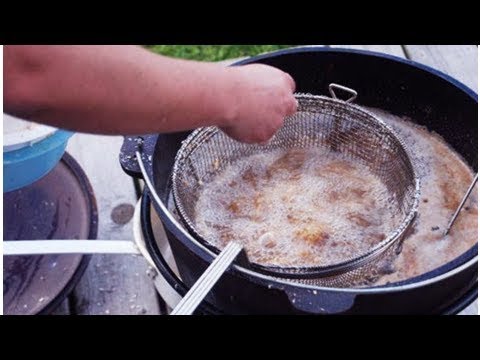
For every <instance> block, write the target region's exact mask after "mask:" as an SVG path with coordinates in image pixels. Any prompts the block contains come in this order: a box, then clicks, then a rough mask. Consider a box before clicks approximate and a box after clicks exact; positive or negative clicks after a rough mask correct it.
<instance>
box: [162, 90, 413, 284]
mask: <svg viewBox="0 0 480 360" xmlns="http://www.w3.org/2000/svg"><path fill="white" fill-rule="evenodd" d="M337 89H341V90H343V91H346V92H349V93H350V94H351V97H350V98H349V99H348V100H346V101H344V100H340V99H338V98H337V96H336V94H335V90H337ZM329 90H330V93H331V95H332V98H330V97H325V96H317V95H309V94H296V95H295V96H296V98H297V100H298V104H299V106H298V110H297V112H296V113H295V114H294V115H292V116H289V117H288V118H287V119H286V120H285V124H284V126H283V127H282V128H281V129H280V130H279V131H278V132H277V134H276V135H275V136H274V138H273V139H272V140H271V141H270V142H269V143H268V144H267V145H250V144H243V143H240V142H237V141H235V140H232V139H231V138H229V137H228V136H227V135H225V134H224V133H223V132H222V131H220V130H219V129H218V128H216V127H207V128H201V129H198V130H196V131H194V132H193V133H192V134H191V135H190V136H189V137H188V138H187V139H186V140H185V141H184V143H183V144H182V146H181V148H180V150H179V152H178V154H177V156H176V159H175V164H174V168H173V173H172V188H173V197H174V201H175V206H176V209H177V210H178V213H179V215H180V217H181V219H182V221H183V223H184V224H185V226H186V227H187V228H188V230H189V231H190V232H191V233H192V234H193V235H194V236H195V237H196V238H198V240H199V241H200V242H202V243H203V244H204V245H205V246H207V247H209V248H210V249H212V250H213V251H215V252H216V253H219V252H220V250H219V249H217V248H216V247H214V246H213V245H212V244H211V243H209V241H208V239H205V238H204V237H203V236H202V234H200V233H199V232H198V230H197V229H196V227H195V223H194V220H193V219H194V215H195V204H196V202H197V199H198V195H199V188H200V187H199V184H201V183H202V182H203V183H206V182H208V181H210V180H211V179H212V178H214V176H215V175H216V174H218V173H219V172H221V171H222V170H223V169H224V168H225V167H226V166H227V165H229V164H232V163H234V162H235V161H237V160H239V159H241V158H243V157H247V156H250V155H253V154H256V153H260V152H264V151H271V150H275V149H288V148H311V147H321V148H323V149H325V150H326V151H334V152H337V153H341V154H342V156H344V157H345V158H348V159H351V160H354V161H357V162H360V163H362V164H364V165H366V166H367V167H368V169H369V170H370V171H371V172H372V173H373V174H375V175H376V176H377V177H378V178H379V179H380V180H381V181H382V182H383V184H384V185H385V187H386V188H387V189H388V192H389V196H390V198H391V202H392V204H394V206H395V208H396V211H398V212H399V214H400V218H401V222H400V224H399V225H398V227H396V228H394V229H391V232H390V233H389V234H388V235H387V237H386V238H385V239H384V240H382V241H381V242H379V243H377V244H376V245H374V246H372V247H371V248H369V249H368V251H365V252H363V253H358V254H355V256H352V257H350V258H348V259H345V260H344V261H342V262H340V263H335V264H328V265H322V264H318V266H310V267H281V266H264V265H261V264H256V263H252V264H251V268H252V269H254V270H255V271H258V272H260V273H262V274H265V275H269V276H273V277H276V278H282V279H285V280H289V281H296V282H301V283H306V284H312V285H318V286H329V287H352V286H358V285H365V284H368V283H370V282H371V281H372V280H373V279H375V278H377V277H378V275H379V269H380V267H382V266H384V264H385V262H388V261H391V260H392V259H393V258H394V257H395V255H396V254H398V252H399V251H401V244H402V241H403V239H404V237H405V235H406V233H407V230H408V228H409V227H410V226H411V224H412V222H413V220H414V218H415V215H416V211H417V206H418V200H419V192H420V191H419V180H418V178H417V176H416V174H415V171H414V167H413V164H412V162H411V159H410V157H409V156H408V153H407V150H406V147H405V145H404V144H403V142H402V141H401V140H400V139H399V138H398V136H397V135H396V134H395V133H394V131H393V130H392V129H391V128H390V127H388V126H387V125H386V124H385V123H384V122H383V121H381V120H380V119H378V118H376V117H375V116H374V115H372V114H371V113H369V112H367V111H366V110H364V109H362V108H361V107H359V106H357V105H353V104H351V102H352V101H353V100H354V99H355V97H356V95H357V94H356V92H355V91H354V90H351V89H349V88H345V87H343V86H340V85H337V84H331V85H330V88H329Z"/></svg>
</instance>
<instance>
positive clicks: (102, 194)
mask: <svg viewBox="0 0 480 360" xmlns="http://www.w3.org/2000/svg"><path fill="white" fill-rule="evenodd" d="M330 46H331V47H347V48H355V49H365V50H372V51H377V52H382V53H388V54H393V55H396V56H400V57H405V58H409V59H412V60H415V61H417V62H420V63H423V64H426V65H429V66H431V67H433V68H436V69H438V70H440V71H443V72H445V73H447V74H449V75H451V76H453V77H454V78H456V79H457V80H459V81H461V82H462V83H464V84H465V85H467V86H469V87H470V88H472V89H474V90H475V91H476V92H478V91H477V85H478V84H477V81H478V77H477V71H478V67H477V66H478V65H477V64H478V62H477V57H478V51H477V47H476V46H474V45H428V46H427V45H330ZM122 139H123V138H122V137H107V136H96V135H84V134H76V135H75V136H74V137H73V138H72V139H71V141H70V142H69V145H68V148H67V151H68V152H69V153H70V154H71V155H73V156H74V157H75V159H76V160H77V161H78V162H79V163H80V165H81V166H82V167H83V169H84V170H85V172H86V174H87V176H88V177H89V179H90V182H91V184H92V186H93V189H94V192H95V195H96V198H97V203H98V209H99V231H98V238H99V239H106V240H108V239H111V240H133V239H132V221H131V220H130V221H128V222H127V223H125V224H121V223H117V222H118V221H117V222H115V221H114V220H113V219H112V212H113V211H118V210H119V209H121V210H123V213H128V212H129V211H131V210H133V206H134V205H135V204H136V202H137V195H136V192H135V187H134V183H133V180H132V179H131V178H130V177H129V176H127V175H125V174H124V173H123V171H122V170H121V168H120V166H119V164H118V153H119V149H120V146H121V143H122ZM114 218H115V217H114ZM147 268H148V266H147V263H146V261H145V260H144V259H143V258H142V257H141V256H134V255H95V256H92V258H91V261H90V264H89V266H88V268H87V270H86V271H85V274H84V276H83V277H82V279H81V280H80V282H79V283H78V285H77V286H76V288H75V289H74V291H73V292H72V293H71V295H70V296H69V298H68V299H67V300H66V301H64V302H63V304H62V305H61V306H60V307H59V308H58V309H57V310H56V311H55V314H85V315H86V314H160V313H161V310H160V308H161V306H160V304H161V300H160V299H159V297H158V294H157V293H156V291H155V288H154V286H153V283H152V281H151V279H150V278H149V277H148V275H147ZM477 313H478V301H476V302H475V303H474V304H472V305H470V306H469V307H468V308H467V309H465V310H464V311H463V312H462V314H477Z"/></svg>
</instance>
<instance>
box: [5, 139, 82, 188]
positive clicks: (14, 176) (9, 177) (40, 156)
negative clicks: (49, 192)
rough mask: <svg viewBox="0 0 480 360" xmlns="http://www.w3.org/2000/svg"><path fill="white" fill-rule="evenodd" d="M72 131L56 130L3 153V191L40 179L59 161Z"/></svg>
mask: <svg viewBox="0 0 480 360" xmlns="http://www.w3.org/2000/svg"><path fill="white" fill-rule="evenodd" d="M72 135H73V133H72V132H69V131H64V130H57V131H55V133H53V134H52V135H50V136H48V137H47V138H45V139H43V140H40V141H38V142H36V143H34V144H32V145H30V146H26V147H23V148H20V149H18V150H13V151H9V152H4V153H3V192H8V191H13V190H17V189H20V188H22V187H24V186H27V185H30V184H32V183H33V182H35V181H37V180H39V179H41V178H42V177H44V176H45V175H47V174H48V173H49V172H50V170H52V169H53V168H54V167H55V165H57V163H58V162H59V161H60V159H61V158H62V156H63V153H64V152H65V148H66V146H67V143H68V139H69V138H70V137H71V136H72Z"/></svg>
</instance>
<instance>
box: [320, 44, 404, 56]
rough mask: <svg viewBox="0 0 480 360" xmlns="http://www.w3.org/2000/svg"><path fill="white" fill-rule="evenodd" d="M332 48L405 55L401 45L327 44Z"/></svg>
mask: <svg viewBox="0 0 480 360" xmlns="http://www.w3.org/2000/svg"><path fill="white" fill-rule="evenodd" d="M329 46H330V47H332V48H349V49H356V50H369V51H376V52H380V53H384V54H390V55H395V56H399V57H405V53H404V52H403V49H402V46H401V45H329Z"/></svg>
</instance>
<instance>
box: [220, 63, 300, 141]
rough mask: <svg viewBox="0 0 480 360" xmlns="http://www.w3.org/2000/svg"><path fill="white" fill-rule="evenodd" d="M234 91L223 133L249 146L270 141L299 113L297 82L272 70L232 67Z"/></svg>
mask: <svg viewBox="0 0 480 360" xmlns="http://www.w3.org/2000/svg"><path fill="white" fill-rule="evenodd" d="M228 71H229V72H230V75H231V76H230V81H231V87H230V91H229V94H227V99H228V100H227V102H226V105H227V106H228V107H230V108H229V110H228V111H229V115H228V120H227V122H226V125H224V126H222V127H221V128H222V130H223V131H224V132H225V133H227V134H228V135H229V136H230V137H232V138H234V139H236V140H238V141H242V142H246V143H262V142H266V141H268V140H269V139H270V138H271V137H272V136H273V135H274V134H275V133H276V132H277V130H278V129H279V128H280V127H281V126H282V125H283V122H284V119H285V117H286V116H288V115H292V114H294V113H295V112H296V111H297V105H298V104H297V101H296V99H295V97H294V96H293V92H294V91H295V81H294V80H293V78H292V77H291V76H290V75H289V74H287V73H285V72H283V71H281V70H279V69H277V68H274V67H271V66H267V65H261V64H252V65H245V66H238V67H231V68H229V70H228Z"/></svg>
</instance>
